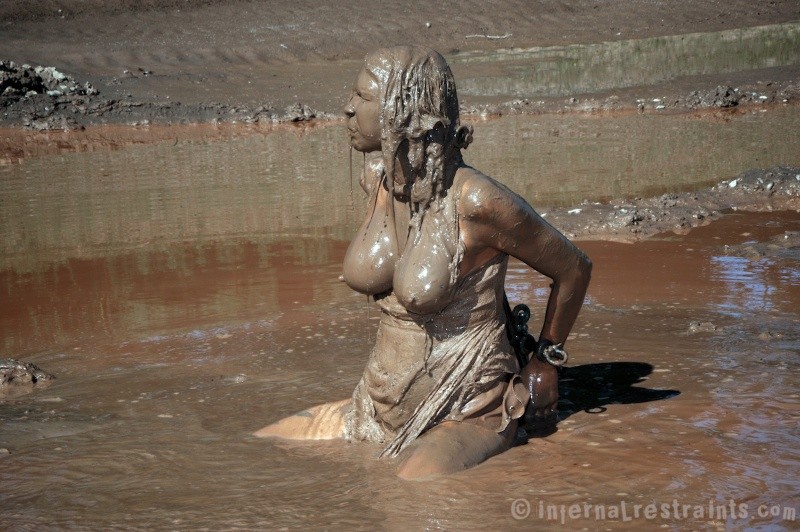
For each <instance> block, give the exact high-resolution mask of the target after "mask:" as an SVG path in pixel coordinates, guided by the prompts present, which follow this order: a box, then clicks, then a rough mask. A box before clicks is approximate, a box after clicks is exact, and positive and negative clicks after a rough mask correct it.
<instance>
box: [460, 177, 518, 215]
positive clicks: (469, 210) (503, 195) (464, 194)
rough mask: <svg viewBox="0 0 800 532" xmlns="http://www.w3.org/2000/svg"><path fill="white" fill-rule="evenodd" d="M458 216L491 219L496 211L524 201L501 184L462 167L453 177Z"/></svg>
mask: <svg viewBox="0 0 800 532" xmlns="http://www.w3.org/2000/svg"><path fill="white" fill-rule="evenodd" d="M454 182H455V184H456V194H457V195H458V196H457V199H458V201H457V204H458V214H459V216H460V217H461V218H463V219H467V220H480V219H483V218H485V217H491V216H492V215H493V214H494V213H496V211H497V209H500V208H503V206H509V204H517V205H519V202H522V203H523V204H526V202H525V200H523V199H522V198H521V197H519V196H518V195H517V194H515V193H514V192H512V191H511V190H510V189H509V188H507V187H506V186H505V185H503V184H502V183H500V182H498V181H496V180H495V179H493V178H491V177H489V176H487V175H486V174H484V173H483V172H481V171H479V170H477V169H475V168H472V167H471V166H462V167H461V168H459V169H458V171H457V172H456V177H455V181H454Z"/></svg>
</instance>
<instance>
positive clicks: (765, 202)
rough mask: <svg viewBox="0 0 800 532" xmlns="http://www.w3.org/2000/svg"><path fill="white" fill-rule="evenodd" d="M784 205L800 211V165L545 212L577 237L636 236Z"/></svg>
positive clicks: (684, 228)
mask: <svg viewBox="0 0 800 532" xmlns="http://www.w3.org/2000/svg"><path fill="white" fill-rule="evenodd" d="M781 210H800V167H783V166H776V167H773V168H769V169H754V170H749V171H746V172H743V173H741V174H739V175H738V176H736V177H735V178H733V179H731V180H727V181H723V182H721V183H719V184H717V185H715V186H713V187H711V188H708V189H705V190H701V191H696V192H682V193H668V194H664V195H662V196H658V197H654V198H633V199H630V200H618V201H611V202H609V203H584V204H582V205H580V206H579V207H576V208H572V209H567V208H561V209H553V210H548V211H547V212H544V213H542V214H543V215H544V216H545V217H546V219H547V220H548V221H550V223H552V224H553V225H555V226H556V227H558V228H559V229H560V230H561V231H564V232H565V233H566V234H567V235H569V236H570V237H572V238H579V239H592V240H617V241H635V240H642V239H646V238H648V237H651V236H653V235H656V234H658V233H664V232H668V231H674V232H675V233H679V234H680V233H686V232H687V231H688V230H689V229H691V228H693V227H698V226H702V225H707V224H708V223H710V222H711V221H713V220H714V219H717V218H719V217H720V216H722V215H723V214H724V213H725V212H732V211H756V212H758V211H781ZM787 241H788V240H787ZM791 241H792V242H793V241H794V240H791Z"/></svg>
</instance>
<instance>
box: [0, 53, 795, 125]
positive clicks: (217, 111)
mask: <svg viewBox="0 0 800 532" xmlns="http://www.w3.org/2000/svg"><path fill="white" fill-rule="evenodd" d="M0 74H2V76H3V77H2V81H1V82H0V83H1V84H0V127H22V128H25V129H31V130H36V131H48V130H73V129H82V128H85V127H87V126H92V125H101V124H125V125H132V126H146V125H150V124H165V125H169V124H187V123H212V124H218V123H232V124H235V123H244V124H279V123H286V122H307V121H315V120H316V121H319V120H323V121H328V120H334V119H336V118H337V117H338V116H339V114H338V113H337V112H335V111H332V110H319V109H314V108H312V107H310V106H309V105H306V104H305V103H301V102H295V103H294V104H290V105H288V106H285V107H277V106H275V105H273V104H265V105H256V106H252V105H247V104H239V105H229V104H221V103H182V102H180V101H170V100H169V97H167V100H164V101H142V100H137V99H134V98H133V97H132V95H131V94H127V95H126V97H124V98H122V99H118V98H109V97H108V95H107V92H105V91H104V92H101V91H99V90H98V89H96V88H95V87H94V86H93V85H92V84H91V83H90V82H88V81H76V80H75V78H73V77H71V76H69V75H67V74H64V73H62V72H61V71H60V70H58V69H57V68H56V67H53V66H41V65H36V66H31V65H28V64H25V65H17V64H15V63H14V62H13V61H2V62H0ZM151 75H152V72H150V71H148V70H145V69H142V68H139V69H137V71H136V72H131V71H128V70H126V71H125V77H128V78H135V77H139V76H141V77H148V76H151ZM783 75H785V72H783ZM714 82H716V80H715V79H714V80H705V81H704V82H703V83H712V84H713V83H714ZM655 94H658V95H659V96H658V97H655V96H654V95H655ZM341 99H342V101H343V100H344V99H345V95H344V91H343V95H342V96H341ZM492 100H493V101H489V102H483V103H479V104H470V103H467V104H466V105H464V104H462V114H464V115H473V116H483V117H487V116H502V115H508V114H523V115H525V114H542V113H586V112H608V111H621V112H627V111H634V110H635V111H638V112H654V113H659V112H684V111H694V110H698V109H725V108H733V107H749V106H762V107H766V106H769V105H796V104H800V81H796V80H793V79H788V80H787V79H782V80H771V81H762V80H758V81H748V82H746V83H743V84H742V85H740V86H736V87H732V86H729V85H717V86H709V87H703V86H700V87H697V88H695V89H694V90H691V91H689V92H686V89H685V87H683V86H680V85H678V86H673V85H670V84H666V85H663V86H659V87H650V88H648V89H647V90H639V91H635V90H626V91H603V92H600V93H596V94H590V95H585V94H584V95H576V96H570V97H568V98H566V99H564V98H560V97H559V98H556V97H545V98H541V99H531V98H522V99H520V98H514V99H510V100H503V99H502V96H499V97H494V98H492ZM467 102H469V98H467Z"/></svg>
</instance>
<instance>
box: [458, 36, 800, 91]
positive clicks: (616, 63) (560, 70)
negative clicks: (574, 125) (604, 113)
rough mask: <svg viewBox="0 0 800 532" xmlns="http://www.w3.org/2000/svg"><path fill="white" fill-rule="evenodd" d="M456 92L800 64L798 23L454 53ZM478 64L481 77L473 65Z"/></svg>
mask: <svg viewBox="0 0 800 532" xmlns="http://www.w3.org/2000/svg"><path fill="white" fill-rule="evenodd" d="M449 60H450V62H451V65H452V67H453V71H454V73H455V74H456V78H457V79H458V90H459V93H461V94H464V95H469V96H492V97H497V96H505V97H521V98H530V97H536V96H562V95H568V94H581V93H590V92H597V91H601V90H606V89H616V88H624V87H634V86H641V85H651V84H655V83H659V82H662V81H668V80H673V79H676V78H678V77H681V76H691V75H701V74H719V73H726V72H741V71H745V70H755V69H759V68H766V67H777V66H788V65H797V64H800V23H796V22H795V23H789V24H777V25H772V26H761V27H756V28H745V29H735V30H725V31H720V32H714V33H693V34H688V35H675V36H666V37H652V38H649V39H635V40H623V41H616V42H607V43H598V44H587V45H578V44H574V45H569V46H553V47H536V48H530V49H512V50H501V51H498V52H494V53H485V52H480V53H478V52H475V53H466V52H465V53H462V54H457V55H455V56H453V57H451V58H450V59H449ZM475 64H480V68H481V71H480V73H473V72H472V69H471V68H470V67H471V66H472V65H475Z"/></svg>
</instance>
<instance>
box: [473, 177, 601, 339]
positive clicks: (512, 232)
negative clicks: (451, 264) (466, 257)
mask: <svg viewBox="0 0 800 532" xmlns="http://www.w3.org/2000/svg"><path fill="white" fill-rule="evenodd" d="M461 171H466V172H469V173H468V175H467V176H466V177H467V178H466V179H465V181H464V185H463V187H462V189H461V194H460V202H459V203H460V205H459V212H460V215H461V226H462V238H464V244H465V247H466V249H467V250H468V252H469V254H470V256H472V257H484V256H485V257H487V259H488V258H491V256H492V255H496V254H497V252H503V253H507V254H509V255H511V256H513V257H516V258H517V259H519V260H521V261H522V262H524V263H525V264H527V265H528V266H530V267H531V268H533V269H535V270H536V271H538V272H540V273H542V274H543V275H546V276H547V277H549V278H551V279H552V280H553V285H552V291H551V292H550V298H549V300H548V302H547V310H546V312H545V317H544V325H543V327H542V331H541V335H540V340H541V339H546V340H549V341H551V342H553V343H555V344H560V343H563V342H564V341H566V339H567V336H568V335H569V332H570V330H571V329H572V326H573V325H574V323H575V319H576V318H577V317H578V312H579V311H580V309H581V306H582V304H583V298H584V296H585V295H586V289H587V287H588V286H589V279H590V277H591V271H592V263H591V261H590V260H589V258H588V257H587V256H586V255H585V254H584V253H583V252H582V251H581V250H579V249H578V248H577V247H576V246H575V245H574V244H573V243H572V242H570V241H569V240H568V239H567V238H566V237H565V236H564V235H562V234H561V233H560V232H559V231H558V230H556V229H555V228H554V227H553V226H551V225H550V224H549V223H547V222H546V221H545V220H544V219H543V218H542V217H541V216H539V215H538V214H537V213H536V211H534V210H533V208H532V207H531V206H530V205H529V204H528V203H527V202H526V201H525V200H524V199H522V198H521V197H519V196H518V195H517V194H515V193H513V192H512V191H510V190H509V189H507V188H506V187H504V186H503V185H501V184H499V183H497V182H496V181H494V180H492V179H490V178H488V177H486V176H485V175H483V174H481V173H480V172H478V171H476V170H474V169H472V168H464V169H462V170H461Z"/></svg>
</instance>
